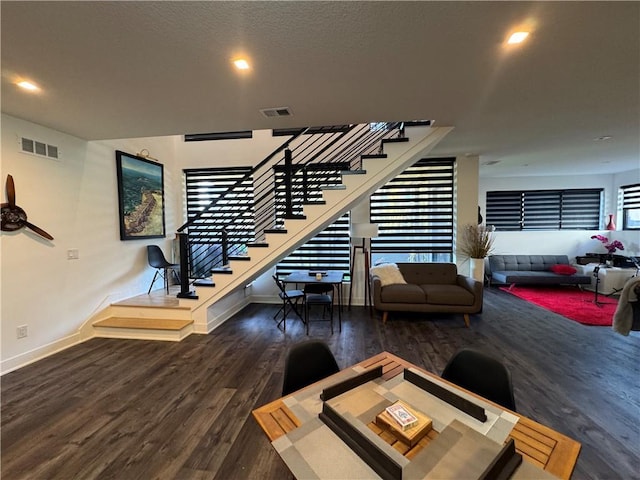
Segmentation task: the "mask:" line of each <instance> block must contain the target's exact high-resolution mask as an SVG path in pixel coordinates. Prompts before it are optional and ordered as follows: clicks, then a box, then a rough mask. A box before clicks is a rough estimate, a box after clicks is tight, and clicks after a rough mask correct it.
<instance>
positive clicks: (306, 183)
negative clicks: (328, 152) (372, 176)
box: [275, 163, 350, 280]
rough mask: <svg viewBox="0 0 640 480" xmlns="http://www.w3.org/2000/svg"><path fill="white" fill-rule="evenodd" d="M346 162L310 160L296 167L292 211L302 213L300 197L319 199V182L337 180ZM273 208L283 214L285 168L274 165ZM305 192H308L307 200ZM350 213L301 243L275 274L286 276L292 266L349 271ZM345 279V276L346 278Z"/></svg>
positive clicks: (291, 270)
mask: <svg viewBox="0 0 640 480" xmlns="http://www.w3.org/2000/svg"><path fill="white" fill-rule="evenodd" d="M348 169H349V166H348V164H341V163H332V164H311V165H307V166H306V167H305V168H302V167H296V172H295V173H294V175H293V177H292V180H291V189H292V197H293V201H294V208H293V212H292V213H293V214H294V215H301V214H302V213H303V211H302V205H303V201H311V202H312V201H321V200H322V193H321V186H322V185H335V184H337V183H340V171H341V170H348ZM275 176H276V180H275V182H276V210H277V211H278V212H279V213H278V218H284V215H285V210H286V207H285V197H286V193H285V182H284V178H285V171H284V167H282V166H280V165H278V166H276V167H275ZM305 192H309V194H308V195H309V196H308V198H306V200H305V199H304V198H303V197H304V195H305ZM349 252H350V250H349V214H348V213H346V214H344V215H343V216H342V217H340V218H339V219H338V220H336V221H335V222H334V223H333V224H331V225H329V226H328V227H326V228H325V229H324V230H323V231H321V232H320V233H318V234H317V235H316V236H315V237H314V238H312V239H311V240H309V241H308V242H307V243H305V244H304V245H302V246H300V247H299V248H298V249H297V250H296V251H295V252H293V253H291V254H289V255H288V256H287V257H285V258H284V259H282V260H281V261H280V262H279V263H278V264H277V265H276V275H278V276H285V275H288V274H289V273H291V272H293V271H294V270H316V269H318V270H340V271H343V272H348V271H349ZM345 280H348V278H345Z"/></svg>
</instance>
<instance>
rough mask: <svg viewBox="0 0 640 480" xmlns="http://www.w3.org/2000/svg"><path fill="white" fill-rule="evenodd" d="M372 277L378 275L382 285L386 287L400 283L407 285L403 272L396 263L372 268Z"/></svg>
mask: <svg viewBox="0 0 640 480" xmlns="http://www.w3.org/2000/svg"><path fill="white" fill-rule="evenodd" d="M371 275H376V276H377V277H378V278H379V279H380V284H381V285H382V286H383V287H385V286H387V285H394V284H398V283H407V282H406V281H405V279H404V277H403V276H402V272H400V269H399V268H398V265H396V264H395V263H384V264H382V265H376V266H375V267H373V268H371Z"/></svg>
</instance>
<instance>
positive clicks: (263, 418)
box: [252, 352, 580, 479]
mask: <svg viewBox="0 0 640 480" xmlns="http://www.w3.org/2000/svg"><path fill="white" fill-rule="evenodd" d="M357 365H358V366H360V367H363V368H366V369H369V368H373V367H377V366H379V365H382V367H383V378H384V379H385V380H388V379H390V378H393V377H395V376H396V375H399V374H401V373H402V372H403V370H404V369H405V368H418V367H416V366H415V365H413V364H411V363H409V362H407V361H406V360H403V359H401V358H399V357H396V356H395V355H393V354H391V353H388V352H382V353H380V354H378V355H375V356H373V357H371V358H369V359H367V360H364V361H363V362H360V363H358V364H357ZM418 369H419V370H420V371H422V372H424V373H425V374H427V375H430V376H433V377H436V378H440V377H437V376H436V375H434V374H432V373H430V372H427V371H425V370H423V369H421V368H418ZM440 380H441V379H440ZM307 388H311V387H307ZM457 388H459V387H457ZM469 393H470V392H469ZM472 395H473V394H472ZM474 396H476V397H478V396H477V395H474ZM478 398H482V397H478ZM483 400H484V401H487V402H488V400H486V399H484V398H483ZM501 408H502V407H501ZM252 413H253V417H254V418H255V420H256V421H257V422H258V424H259V425H260V427H261V428H262V430H263V431H264V432H265V434H266V435H267V437H269V440H270V441H273V440H275V439H277V438H279V437H281V436H282V435H284V434H286V433H288V432H290V431H291V430H293V429H295V428H296V427H299V426H300V425H301V422H300V421H299V420H298V419H297V418H296V416H295V415H294V414H293V413H292V412H291V410H289V408H287V406H286V405H285V404H284V403H283V399H282V398H280V399H278V400H275V401H273V402H271V403H269V404H267V405H264V406H262V407H260V408H258V409H256V410H254V411H253V412H252ZM512 413H514V414H515V415H516V416H517V417H519V420H518V423H516V425H515V427H514V428H513V430H512V431H511V433H510V435H509V438H513V439H514V440H515V443H516V450H517V451H518V452H519V453H520V454H521V455H522V456H523V458H524V459H525V460H527V461H529V462H531V463H532V464H534V465H537V466H538V467H540V468H542V469H544V470H547V471H548V472H549V473H551V474H553V475H555V476H557V477H559V478H564V479H568V478H570V477H571V474H572V472H573V469H574V467H575V464H576V461H577V460H578V454H579V453H580V444H579V443H578V442H576V441H575V440H573V439H571V438H569V437H567V436H565V435H562V434H561V433H559V432H556V431H555V430H552V429H551V428H549V427H545V426H544V425H541V424H539V423H537V422H534V421H533V420H531V419H529V418H527V417H523V416H522V415H518V414H517V413H515V412H512Z"/></svg>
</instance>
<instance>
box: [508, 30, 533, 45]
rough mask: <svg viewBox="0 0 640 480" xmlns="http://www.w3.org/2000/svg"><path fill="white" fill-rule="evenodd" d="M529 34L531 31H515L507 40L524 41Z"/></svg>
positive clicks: (511, 42) (511, 41)
mask: <svg viewBox="0 0 640 480" xmlns="http://www.w3.org/2000/svg"><path fill="white" fill-rule="evenodd" d="M528 36H529V32H515V33H512V34H511V36H510V37H509V40H507V43H510V44H513V43H522V42H524V40H525V39H526V38H527V37H528Z"/></svg>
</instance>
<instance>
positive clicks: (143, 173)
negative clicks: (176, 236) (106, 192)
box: [116, 150, 165, 240]
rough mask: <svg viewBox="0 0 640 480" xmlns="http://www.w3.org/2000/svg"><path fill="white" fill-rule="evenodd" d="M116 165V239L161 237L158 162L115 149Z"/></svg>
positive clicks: (161, 177)
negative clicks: (117, 218) (117, 213)
mask: <svg viewBox="0 0 640 480" xmlns="http://www.w3.org/2000/svg"><path fill="white" fill-rule="evenodd" d="M116 168H117V173H118V209H119V213H120V240H137V239H142V238H162V237H164V236H165V230H164V170H163V166H162V164H161V163H157V162H154V161H151V160H148V159H146V158H143V157H139V156H137V155H131V154H129V153H125V152H121V151H120V150H116Z"/></svg>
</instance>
